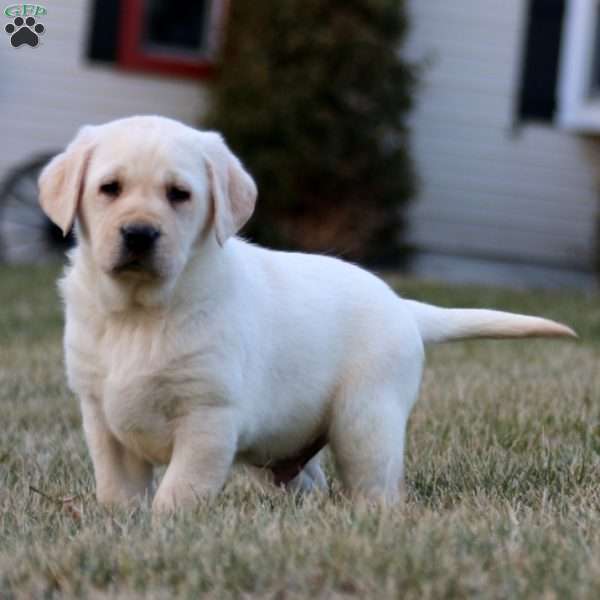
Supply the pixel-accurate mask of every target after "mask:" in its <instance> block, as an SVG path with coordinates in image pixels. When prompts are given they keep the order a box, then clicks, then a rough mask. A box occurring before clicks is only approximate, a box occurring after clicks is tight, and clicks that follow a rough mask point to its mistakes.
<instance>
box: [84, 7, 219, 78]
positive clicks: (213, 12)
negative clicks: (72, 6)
mask: <svg viewBox="0 0 600 600" xmlns="http://www.w3.org/2000/svg"><path fill="white" fill-rule="evenodd" d="M226 8H227V7H226V0H195V1H194V2H190V1H189V0H96V2H95V5H94V10H93V13H92V20H91V27H90V39H89V47H88V56H89V57H90V58H91V59H93V60H101V61H106V62H112V63H116V64H117V65H118V66H120V67H122V68H124V69H130V70H139V71H152V72H158V73H163V74H166V75H183V76H191V77H201V76H209V75H211V74H212V73H213V71H214V67H215V64H216V61H217V58H218V53H219V50H220V47H221V44H222V38H223V28H224V19H225V12H226Z"/></svg>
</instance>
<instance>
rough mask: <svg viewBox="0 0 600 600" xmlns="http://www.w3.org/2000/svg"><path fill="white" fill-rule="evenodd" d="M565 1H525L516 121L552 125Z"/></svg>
mask: <svg viewBox="0 0 600 600" xmlns="http://www.w3.org/2000/svg"><path fill="white" fill-rule="evenodd" d="M564 13H565V0H529V6H528V21H527V26H526V32H525V48H524V49H525V56H524V65H523V69H522V77H521V86H520V93H519V103H518V108H519V119H520V120H535V121H552V120H553V118H554V113H555V111H556V105H557V100H556V94H557V89H556V87H557V82H558V69H559V58H560V44H561V36H562V27H563V17H564Z"/></svg>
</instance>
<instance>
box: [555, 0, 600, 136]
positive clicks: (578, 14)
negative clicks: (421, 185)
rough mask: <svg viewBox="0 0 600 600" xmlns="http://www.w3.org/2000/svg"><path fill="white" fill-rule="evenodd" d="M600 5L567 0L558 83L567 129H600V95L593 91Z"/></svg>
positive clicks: (588, 0) (598, 0)
mask: <svg viewBox="0 0 600 600" xmlns="http://www.w3.org/2000/svg"><path fill="white" fill-rule="evenodd" d="M599 6H600V0H568V1H567V6H566V14H565V19H564V26H563V33H562V43H561V57H560V71H559V87H558V99H559V110H558V122H559V125H561V126H562V127H565V128H567V129H573V130H580V131H588V132H595V131H600V96H598V97H595V98H594V97H590V93H589V91H590V88H591V74H592V61H593V60H594V48H593V44H594V35H595V32H596V27H597V23H596V19H597V18H598V14H599V13H598V9H599Z"/></svg>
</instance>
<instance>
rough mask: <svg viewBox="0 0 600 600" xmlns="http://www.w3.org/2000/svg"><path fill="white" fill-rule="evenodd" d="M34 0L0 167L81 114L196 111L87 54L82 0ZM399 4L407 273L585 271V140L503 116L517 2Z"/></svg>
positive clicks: (512, 278)
mask: <svg viewBox="0 0 600 600" xmlns="http://www.w3.org/2000/svg"><path fill="white" fill-rule="evenodd" d="M45 6H46V7H47V8H48V15H47V16H45V17H44V18H43V20H42V21H43V23H44V25H45V26H46V33H45V34H44V36H43V38H42V44H41V45H40V46H39V47H38V48H30V47H28V46H23V47H20V48H18V49H14V48H12V47H11V46H10V44H9V43H8V40H6V39H5V40H3V41H4V43H2V44H0V58H1V63H0V76H1V79H0V81H1V83H0V132H1V134H0V140H1V144H0V177H2V176H3V175H4V174H5V173H6V172H7V170H8V169H9V168H11V167H13V166H15V165H17V164H19V163H21V162H22V161H24V160H27V159H28V158H30V157H31V156H33V155H35V154H39V153H42V152H50V151H55V150H58V149H60V148H62V147H64V145H65V144H66V143H67V142H68V141H69V140H70V139H71V137H72V136H73V134H74V132H75V131H76V130H77V129H78V128H79V127H80V126H81V125H82V124H84V123H101V122H104V121H108V120H110V119H113V118H117V117H121V116H126V115H130V114H136V113H138V114H139V113H160V114H163V115H166V116H171V117H174V118H177V119H180V120H182V121H184V122H187V123H191V124H194V123H197V122H198V120H199V117H200V116H201V114H202V112H203V109H204V108H205V107H206V104H207V94H206V88H205V87H203V86H202V85H201V84H199V83H198V82H197V81H193V80H185V79H175V78H167V77H161V76H149V75H145V74H144V75H142V74H134V73H128V72H122V71H119V70H117V69H115V68H113V67H111V66H104V65H100V64H94V63H90V62H89V61H87V59H86V58H85V46H86V38H87V31H88V27H89V23H88V20H89V14H90V2H89V0H83V1H82V0H49V1H47V2H46V3H45ZM409 7H410V13H411V16H412V33H411V37H410V41H409V44H408V48H407V49H408V52H409V54H410V56H411V57H413V58H416V59H418V60H422V59H425V60H426V61H427V62H428V66H427V67H426V68H425V69H424V71H423V82H422V86H421V90H420V94H419V98H418V102H417V104H416V109H415V112H414V115H413V118H412V127H413V152H414V155H415V159H416V163H417V169H418V172H419V176H420V180H421V187H420V193H419V196H418V198H417V199H416V201H415V202H414V203H413V204H412V206H411V208H410V210H409V215H408V223H409V226H408V228H407V229H408V241H409V243H411V244H412V245H413V246H414V247H415V248H416V249H417V250H418V252H417V254H416V258H415V260H414V261H413V263H412V267H413V270H414V272H416V273H418V274H421V275H426V276H433V277H442V278H445V279H455V280H475V281H487V280H489V281H493V282H498V281H500V282H506V283H515V282H518V281H523V282H524V283H531V282H533V283H536V282H538V283H542V284H548V283H549V282H551V283H552V284H556V285H562V284H564V283H567V284H569V285H571V284H574V285H580V284H586V283H588V282H589V281H590V276H589V272H590V270H591V269H592V266H593V264H594V260H595V259H594V254H595V241H596V234H595V232H596V218H597V210H598V191H597V190H598V188H597V186H596V182H595V181H594V176H595V173H596V171H597V169H596V168H595V166H594V164H595V163H594V161H595V160H597V155H596V154H597V153H596V150H595V147H594V146H593V144H592V143H590V142H585V141H583V140H582V139H581V138H578V137H576V136H574V135H572V134H569V133H566V132H563V131H560V130H559V129H558V128H556V127H550V126H540V125H526V126H524V127H522V128H520V129H518V130H517V131H515V130H514V127H513V125H514V119H515V111H514V105H515V96H516V92H517V86H518V78H519V70H520V66H521V59H522V57H521V46H522V40H521V36H522V32H523V29H524V26H525V18H524V17H525V15H524V8H525V2H524V0H485V2H482V1H481V0H458V1H456V2H448V1H447V0H409ZM597 164H600V161H599V162H598V163H597ZM519 265H522V266H519ZM542 265H543V267H544V268H542Z"/></svg>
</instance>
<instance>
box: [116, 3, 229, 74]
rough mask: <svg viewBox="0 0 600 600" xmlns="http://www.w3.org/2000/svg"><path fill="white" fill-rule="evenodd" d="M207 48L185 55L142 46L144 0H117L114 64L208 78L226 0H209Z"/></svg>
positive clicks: (222, 30) (218, 45)
mask: <svg viewBox="0 0 600 600" xmlns="http://www.w3.org/2000/svg"><path fill="white" fill-rule="evenodd" d="M211 1H212V8H211V26H210V31H211V33H210V36H211V39H210V40H209V46H210V51H209V54H208V55H207V56H206V57H188V56H182V55H178V54H177V53H173V54H172V55H170V54H168V53H165V52H160V53H154V52H152V51H150V50H148V49H145V48H144V47H143V43H142V34H143V31H142V24H143V22H144V11H145V3H144V0H121V16H120V27H119V44H118V61H117V62H118V64H119V66H121V67H122V68H124V69H128V70H133V71H150V72H154V73H162V74H165V75H177V76H183V77H194V78H209V77H212V76H214V75H215V72H216V67H217V55H218V52H219V50H220V48H221V46H222V42H223V38H224V33H225V20H226V16H227V10H228V4H229V2H228V0H211Z"/></svg>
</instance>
